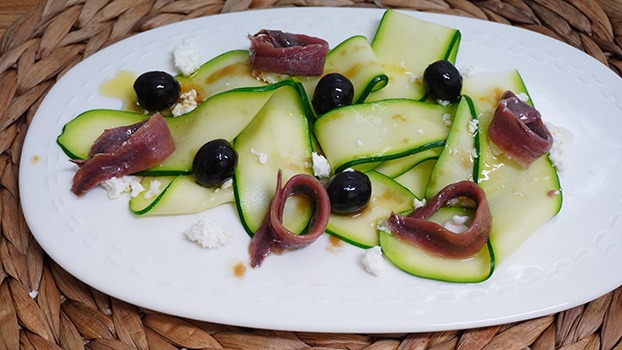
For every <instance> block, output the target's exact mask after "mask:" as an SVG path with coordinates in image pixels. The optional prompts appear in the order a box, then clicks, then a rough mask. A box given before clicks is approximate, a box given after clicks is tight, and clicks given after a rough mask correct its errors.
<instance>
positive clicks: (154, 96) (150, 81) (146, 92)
mask: <svg viewBox="0 0 622 350" xmlns="http://www.w3.org/2000/svg"><path fill="white" fill-rule="evenodd" d="M134 91H136V99H137V100H138V104H139V105H140V106H141V107H142V108H144V109H145V110H147V111H151V112H155V111H161V110H163V109H166V108H168V107H170V106H172V105H173V104H175V102H177V99H178V98H179V94H180V92H181V86H180V85H179V82H178V81H177V80H175V78H174V77H173V76H172V75H170V74H168V73H166V72H160V71H151V72H146V73H143V74H141V75H140V76H139V77H138V78H136V81H135V82H134Z"/></svg>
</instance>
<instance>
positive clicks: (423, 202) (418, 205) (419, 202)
mask: <svg viewBox="0 0 622 350" xmlns="http://www.w3.org/2000/svg"><path fill="white" fill-rule="evenodd" d="M426 204H427V201H426V200H425V198H424V199H421V200H420V199H419V198H415V199H413V207H414V208H415V209H418V208H421V207H423V206H425V205H426Z"/></svg>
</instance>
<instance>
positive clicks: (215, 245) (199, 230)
mask: <svg viewBox="0 0 622 350" xmlns="http://www.w3.org/2000/svg"><path fill="white" fill-rule="evenodd" d="M185 234H186V237H188V239H189V240H191V241H193V242H195V243H197V244H199V245H200V246H201V247H203V248H207V249H219V248H222V247H224V246H226V245H227V244H229V242H231V237H232V233H231V232H230V231H229V230H227V229H225V228H223V227H222V226H220V225H218V224H217V223H216V222H214V221H212V220H210V219H208V218H206V217H203V218H201V220H199V222H197V223H196V224H194V225H193V226H192V227H191V228H190V229H188V230H187V231H186V232H185Z"/></svg>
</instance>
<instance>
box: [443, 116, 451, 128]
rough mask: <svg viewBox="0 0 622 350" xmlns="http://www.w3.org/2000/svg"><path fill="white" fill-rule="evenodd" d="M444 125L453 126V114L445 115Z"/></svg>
mask: <svg viewBox="0 0 622 350" xmlns="http://www.w3.org/2000/svg"><path fill="white" fill-rule="evenodd" d="M443 125H445V126H451V114H449V113H445V114H443Z"/></svg>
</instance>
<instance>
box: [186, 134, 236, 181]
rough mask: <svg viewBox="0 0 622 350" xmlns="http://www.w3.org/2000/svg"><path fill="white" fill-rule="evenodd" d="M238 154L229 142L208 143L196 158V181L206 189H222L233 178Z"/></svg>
mask: <svg viewBox="0 0 622 350" xmlns="http://www.w3.org/2000/svg"><path fill="white" fill-rule="evenodd" d="M237 164H238V154H237V152H236V151H235V150H234V149H233V147H231V144H230V143H229V142H228V141H227V140H223V139H216V140H212V141H209V142H207V143H206V144H204V145H203V146H201V148H199V150H198V151H197V153H196V154H195V156H194V159H193V161H192V172H193V174H194V177H195V178H196V181H197V182H198V183H199V184H200V185H202V186H205V187H212V188H215V187H220V186H221V185H222V184H223V183H225V181H227V180H228V179H229V178H231V177H232V176H233V172H234V171H235V167H236V165H237Z"/></svg>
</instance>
